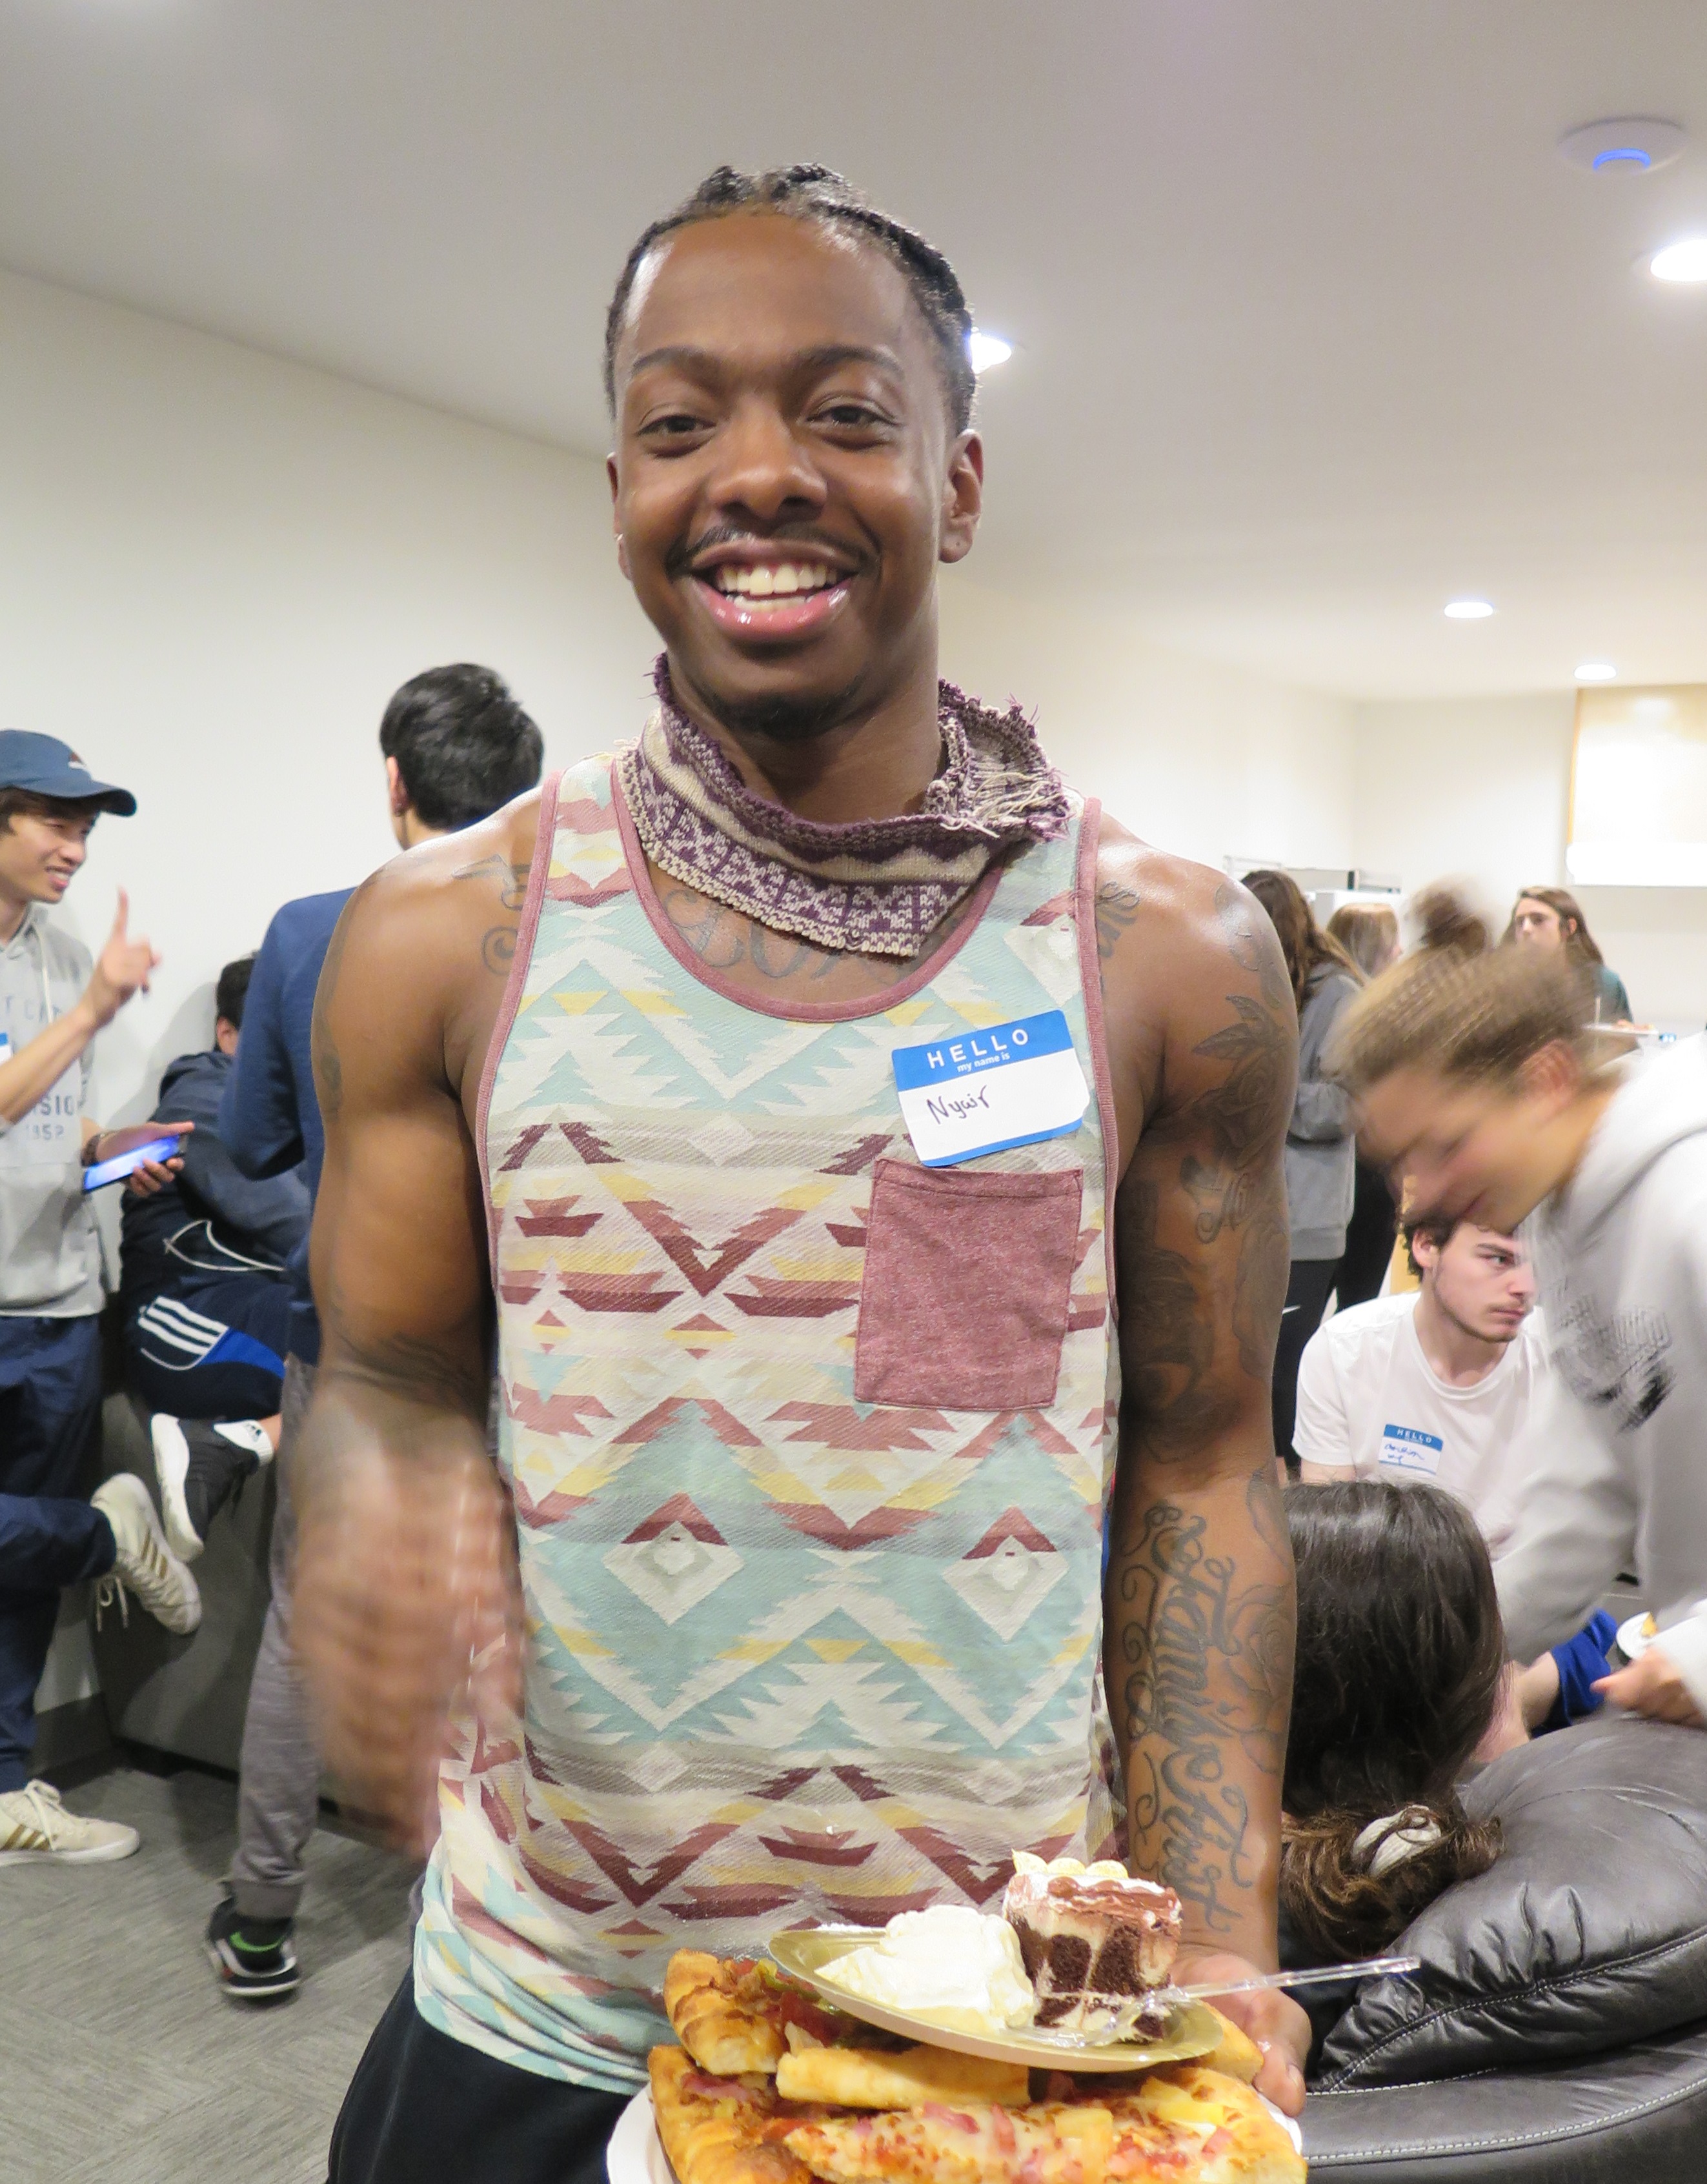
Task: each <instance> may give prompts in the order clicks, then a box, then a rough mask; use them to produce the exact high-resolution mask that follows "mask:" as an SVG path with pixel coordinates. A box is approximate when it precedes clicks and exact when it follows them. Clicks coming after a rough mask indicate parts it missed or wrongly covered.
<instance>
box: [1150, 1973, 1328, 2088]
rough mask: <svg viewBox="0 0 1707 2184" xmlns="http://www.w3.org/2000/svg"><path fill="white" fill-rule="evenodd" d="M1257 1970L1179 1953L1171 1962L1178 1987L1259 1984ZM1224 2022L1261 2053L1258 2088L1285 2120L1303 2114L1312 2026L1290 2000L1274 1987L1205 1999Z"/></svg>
mask: <svg viewBox="0 0 1707 2184" xmlns="http://www.w3.org/2000/svg"><path fill="white" fill-rule="evenodd" d="M1262 1969H1263V1968H1262V1966H1261V1965H1260V1964H1248V1963H1247V1961H1246V1960H1245V1958H1243V1957H1234V1956H1228V1955H1225V1954H1224V1953H1215V1954H1209V1953H1202V1954H1199V1953H1197V1952H1195V1951H1193V1950H1191V1949H1181V1950H1180V1953H1179V1955H1178V1957H1177V1958H1175V1959H1174V1980H1175V1981H1176V1982H1177V1984H1178V1985H1180V1986H1208V1984H1209V1982H1210V1981H1212V1980H1226V1981H1229V1982H1232V1983H1236V1981H1240V1980H1247V1979H1258V1978H1260V1977H1261V1975H1262ZM1208 1998H1209V2000H1211V2001H1212V2002H1213V2003H1214V2005H1215V2007H1216V2009H1219V2011H1220V2013H1221V2014H1222V2016H1223V2017H1225V2018H1229V2019H1230V2020H1231V2021H1232V2022H1233V2023H1234V2024H1235V2025H1237V2026H1238V2028H1239V2030H1240V2031H1241V2032H1247V2033H1248V2034H1249V2035H1250V2036H1251V2038H1252V2040H1254V2041H1255V2042H1256V2043H1257V2045H1258V2047H1259V2048H1261V2049H1262V2051H1263V2067H1262V2069H1261V2070H1258V2073H1257V2077H1256V2087H1257V2091H1258V2092H1259V2093H1266V2094H1267V2095H1268V2097H1269V2099H1270V2100H1271V2101H1272V2102H1273V2103H1275V2107H1276V2108H1277V2109H1284V2110H1285V2112H1286V2114H1288V2115H1291V2116H1295V2115H1302V2114H1303V2109H1304V2064H1305V2062H1306V2060H1307V2059H1308V2055H1309V2052H1310V2020H1309V2019H1308V2017H1306V2016H1305V2014H1304V2013H1303V2010H1302V2009H1299V2007H1298V2005H1297V2003H1295V2002H1294V2001H1293V2000H1292V1997H1291V1995H1289V1994H1285V1993H1283V1992H1281V1991H1280V1989H1279V1988H1278V1987H1259V1988H1258V1989H1257V1991H1256V1992H1254V1993H1252V1994H1218V1995H1212V1996H1210V1997H1208Z"/></svg>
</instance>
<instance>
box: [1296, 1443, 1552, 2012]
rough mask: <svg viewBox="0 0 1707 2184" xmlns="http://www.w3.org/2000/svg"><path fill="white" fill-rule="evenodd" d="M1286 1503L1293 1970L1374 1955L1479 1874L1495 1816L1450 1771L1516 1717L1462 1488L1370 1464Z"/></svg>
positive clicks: (1489, 1587)
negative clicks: (1365, 1474) (1292, 1573)
mask: <svg viewBox="0 0 1707 2184" xmlns="http://www.w3.org/2000/svg"><path fill="white" fill-rule="evenodd" d="M1286 1524H1287V1529H1288V1530H1289V1531H1290V1533H1291V1542H1292V1555H1293V1559H1294V1561H1295V1562H1296V1563H1297V1583H1298V1637H1297V1669H1296V1672H1295V1675H1294V1680H1293V1685H1292V1714H1291V1734H1290V1738H1289V1741H1288V1744H1287V1749H1286V1777H1285V1786H1284V1789H1283V1791H1282V1796H1281V1804H1282V1808H1283V1810H1282V1818H1281V1834H1280V1950H1281V1962H1282V1963H1283V1964H1287V1965H1289V1966H1293V1967H1297V1966H1302V1965H1308V1964H1339V1963H1342V1962H1343V1961H1346V1960H1347V1959H1350V1958H1364V1957H1372V1956H1378V1955H1380V1954H1381V1953H1382V1952H1383V1951H1384V1950H1385V1949H1386V1948H1387V1947H1388V1946H1389V1945H1390V1944H1391V1943H1392V1942H1394V1941H1396V1940H1397V1937H1398V1936H1399V1935H1401V1934H1402V1933H1403V1931H1404V1930H1405V1928H1406V1927H1407V1926H1408V1925H1409V1924H1410V1922H1411V1920H1412V1919H1414V1918H1415V1917H1416V1916H1417V1914H1419V1913H1420V1911H1421V1910H1422V1909H1423V1908H1424V1907H1425V1905H1426V1904H1429V1903H1432V1902H1433V1901H1434V1899H1435V1897H1436V1896H1438V1895H1440V1894H1441V1893H1442V1891H1443V1890H1445V1889H1448V1888H1450V1887H1451V1886H1453V1883H1454V1882H1455V1881H1459V1880H1470V1879H1471V1878H1472V1877H1473V1876H1474V1875H1476V1874H1479V1873H1486V1872H1487V1869H1488V1868H1489V1867H1490V1866H1491V1865H1492V1864H1493V1862H1494V1860H1495V1858H1498V1855H1499V1848H1500V1837H1499V1828H1498V1823H1497V1822H1495V1821H1492V1820H1472V1819H1470V1817H1469V1815H1468V1814H1466V1813H1465V1811H1464V1806H1463V1804H1462V1803H1461V1802H1460V1801H1459V1792H1458V1783H1459V1778H1460V1777H1461V1776H1462V1775H1463V1774H1464V1769H1466V1767H1467V1766H1468V1765H1469V1764H1470V1760H1471V1758H1473V1757H1474V1756H1475V1755H1476V1754H1477V1752H1478V1747H1482V1746H1483V1745H1484V1742H1485V1741H1486V1740H1488V1739H1489V1736H1490V1731H1495V1730H1502V1729H1503V1730H1504V1731H1505V1735H1504V1737H1503V1741H1502V1739H1500V1738H1498V1737H1496V1739H1495V1740H1494V1741H1496V1742H1499V1743H1500V1746H1501V1748H1507V1747H1508V1746H1509V1743H1514V1742H1517V1741H1521V1736H1522V1732H1521V1730H1520V1728H1518V1727H1516V1726H1515V1724H1513V1712H1514V1700H1515V1694H1514V1691H1513V1689H1512V1685H1511V1680H1510V1678H1509V1676H1508V1674H1507V1672H1506V1650H1505V1640H1504V1635H1503V1630H1502V1629H1501V1625H1500V1616H1499V1603H1498V1597H1497V1596H1496V1594H1495V1591H1494V1581H1493V1571H1492V1566H1491V1564H1490V1563H1489V1561H1488V1553H1487V1546H1485V1545H1484V1543H1483V1541H1482V1537H1481V1533H1480V1532H1479V1531H1478V1530H1477V1529H1476V1524H1475V1518H1473V1517H1472V1516H1471V1515H1470V1512H1469V1510H1467V1509H1466V1508H1465V1507H1464V1505H1463V1504H1462V1503H1461V1502H1457V1501H1455V1500H1454V1499H1453V1496H1451V1495H1449V1494H1446V1493H1443V1492H1442V1490H1440V1489H1439V1488H1437V1487H1433V1486H1421V1485H1418V1486H1409V1487H1400V1486H1394V1485H1389V1484H1387V1483H1386V1481H1384V1480H1375V1479H1369V1480H1364V1479H1360V1480H1358V1482H1357V1483H1356V1484H1355V1485H1340V1486H1299V1487H1295V1488H1294V1489H1293V1490H1291V1492H1290V1493H1289V1494H1288V1495H1287V1496H1286ZM1342 1999H1343V1998H1342ZM1339 2006H1340V2005H1339V2004H1337V2003H1336V2004H1335V2005H1334V2009H1335V2014H1337V2009H1338V2007H1339ZM1313 2014H1314V2013H1313Z"/></svg>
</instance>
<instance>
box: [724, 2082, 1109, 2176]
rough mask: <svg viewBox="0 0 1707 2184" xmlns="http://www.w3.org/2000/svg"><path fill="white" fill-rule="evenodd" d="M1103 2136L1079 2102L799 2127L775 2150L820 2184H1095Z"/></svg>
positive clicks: (915, 2112) (936, 2108)
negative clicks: (800, 2164) (788, 2155)
mask: <svg viewBox="0 0 1707 2184" xmlns="http://www.w3.org/2000/svg"><path fill="white" fill-rule="evenodd" d="M1113 2135H1114V2126H1113V2117H1112V2116H1111V2115H1110V2114H1109V2112H1108V2110H1107V2109H1106V2108H1099V2107H1096V2106H1092V2105H1089V2104H1077V2103H1063V2102H1057V2101H1044V2102H1038V2103H1035V2104H1034V2105H1033V2106H1030V2107H1028V2108H1023V2109H1004V2108H1000V2107H990V2108H985V2107H975V2106H972V2105H969V2104H968V2105H966V2106H963V2107H962V2106H955V2107H949V2106H947V2105H946V2104H945V2103H942V2102H940V2101H928V2102H927V2103H925V2104H924V2106H923V2107H922V2108H918V2109H901V2110H890V2112H888V2113H887V2114H880V2115H862V2116H836V2117H834V2118H830V2119H828V2120H825V2121H823V2122H819V2123H805V2124H801V2125H800V2126H798V2127H797V2128H796V2129H795V2130H793V2131H789V2133H788V2135H787V2137H785V2138H784V2142H783V2143H784V2146H785V2147H786V2148H787V2150H788V2151H789V2153H793V2154H797V2155H798V2156H799V2157H800V2159H801V2161H802V2162H803V2163H804V2164H805V2165H806V2168H807V2169H808V2170H810V2171H811V2173H812V2176H816V2177H820V2178H823V2180H824V2184H1105V2179H1106V2177H1107V2171H1108V2155H1109V2148H1110V2146H1111V2144H1112V2142H1113ZM684 2184H685V2180H684Z"/></svg>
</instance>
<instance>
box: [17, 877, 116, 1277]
mask: <svg viewBox="0 0 1707 2184" xmlns="http://www.w3.org/2000/svg"><path fill="white" fill-rule="evenodd" d="M91 969H92V964H91V962H90V960H89V951H88V950H87V949H86V948H85V947H84V945H83V944H82V943H81V941H80V940H74V939H72V938H71V936H70V933H63V932H61V931H60V929H59V927H58V926H56V925H54V924H53V923H52V922H50V921H49V919H48V917H47V913H46V912H45V911H43V910H42V908H41V906H40V905H39V904H33V903H32V904H31V907H30V909H29V910H28V911H27V912H26V913H25V918H24V922H23V923H22V924H21V925H20V927H19V928H18V930H17V931H16V933H14V934H13V936H12V938H11V939H10V940H9V941H8V943H7V944H6V945H5V947H3V948H0V1034H4V1036H5V1038H6V1040H7V1042H8V1044H7V1051H8V1052H9V1053H12V1054H17V1053H19V1052H20V1051H21V1050H22V1049H23V1048H25V1047H26V1046H27V1045H29V1044H30V1041H31V1039H34V1038H35V1037H36V1034H37V1033H38V1032H41V1031H44V1030H45V1029H46V1028H47V1022H48V1019H49V1018H50V1017H61V1016H64V1013H65V1011H66V1010H67V1009H69V1008H70V1007H71V1006H72V1005H73V1004H74V1003H75V1000H76V999H77V997H78V995H80V994H81V992H82V990H83V989H84V987H85V986H86V985H87V984H88V983H89V972H90V971H91ZM92 1063H93V1056H92V1052H91V1050H90V1049H88V1048H85V1049H84V1050H83V1057H82V1060H81V1061H74V1062H73V1063H72V1065H71V1067H70V1068H69V1069H68V1070H67V1071H66V1072H65V1073H64V1076H63V1077H62V1078H60V1079H59V1083H58V1084H56V1085H55V1086H54V1087H53V1090H52V1091H51V1092H48V1093H47V1094H46V1095H44V1096H43V1097H42V1099H40V1100H37V1101H36V1105H35V1106H33V1107H32V1108H31V1110H30V1112H29V1113H28V1114H27V1115H20V1117H19V1118H18V1120H17V1121H16V1122H15V1123H7V1122H5V1121H4V1120H3V1119H0V1314H21V1315H26V1316H29V1317H31V1318H42V1319H76V1318H81V1317H82V1316H83V1314H85V1313H86V1312H99V1310H100V1309H101V1303H102V1286H101V1245H100V1238H99V1234H98V1231H97V1229H96V1227H95V1216H94V1212H93V1210H92V1207H91V1206H90V1203H89V1201H88V1199H87V1198H86V1196H85V1195H84V1193H83V1106H84V1100H85V1098H86V1094H87V1090H88V1084H89V1073H90V1070H91V1068H92Z"/></svg>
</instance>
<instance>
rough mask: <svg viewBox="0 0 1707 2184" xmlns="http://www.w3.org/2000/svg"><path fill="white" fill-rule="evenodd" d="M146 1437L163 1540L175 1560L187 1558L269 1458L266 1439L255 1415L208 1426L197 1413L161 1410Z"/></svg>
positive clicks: (270, 1452) (199, 1547)
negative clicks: (150, 1446) (191, 1415)
mask: <svg viewBox="0 0 1707 2184" xmlns="http://www.w3.org/2000/svg"><path fill="white" fill-rule="evenodd" d="M148 1438H149V1440H151V1441H152V1442H153V1449H154V1477H155V1478H156V1479H158V1480H159V1486H160V1516H161V1518H162V1519H163V1521H164V1523H165V1528H166V1543H167V1545H168V1546H170V1548H171V1551H172V1552H173V1553H174V1554H175V1555H176V1556H177V1557H178V1558H179V1560H180V1561H181V1562H187V1563H192V1562H194V1560H195V1559H196V1557H197V1556H198V1555H199V1554H200V1552H202V1549H203V1547H204V1545H205V1544H206V1541H207V1536H208V1526H209V1524H211V1523H212V1522H213V1519H214V1518H215V1516H216V1515H217V1514H218V1513H219V1512H220V1509H222V1508H223V1507H225V1505H226V1502H230V1501H232V1500H235V1498H236V1497H237V1496H238V1495H239V1494H241V1493H242V1492H243V1481H244V1480H245V1479H251V1478H253V1477H254V1474H255V1473H256V1472H257V1471H258V1470H259V1468H260V1467H261V1465H262V1464H264V1463H271V1462H272V1460H273V1445H272V1442H271V1440H270V1439H269V1438H268V1435H267V1432H266V1429H265V1427H264V1426H263V1425H262V1424H261V1423H260V1421H259V1418H230V1419H227V1420H226V1421H224V1422H223V1423H222V1424H219V1425H213V1424H209V1423H207V1422H206V1421H204V1420H203V1419H201V1418H169V1417H168V1416H167V1415H166V1413H165V1412H164V1411H157V1412H155V1414H154V1416H153V1419H152V1420H151V1422H150V1424H149V1426H148Z"/></svg>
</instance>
